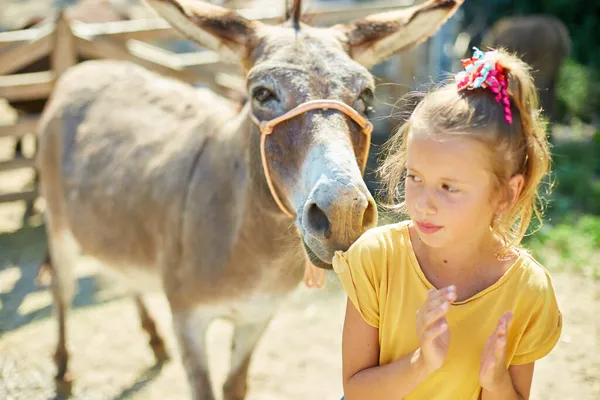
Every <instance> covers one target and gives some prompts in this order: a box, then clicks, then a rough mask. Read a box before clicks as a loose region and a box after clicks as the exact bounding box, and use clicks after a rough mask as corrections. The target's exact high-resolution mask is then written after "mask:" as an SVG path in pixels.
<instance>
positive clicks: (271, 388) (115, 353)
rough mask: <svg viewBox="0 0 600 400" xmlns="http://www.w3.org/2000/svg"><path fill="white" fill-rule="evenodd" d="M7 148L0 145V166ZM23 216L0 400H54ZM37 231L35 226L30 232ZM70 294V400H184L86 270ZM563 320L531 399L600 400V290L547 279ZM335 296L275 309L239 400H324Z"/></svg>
mask: <svg viewBox="0 0 600 400" xmlns="http://www.w3.org/2000/svg"><path fill="white" fill-rule="evenodd" d="M11 148H12V144H11V142H10V141H9V140H8V139H0V158H2V159H6V158H8V157H10V150H11ZM30 177H31V174H30V172H28V171H26V170H24V171H15V172H11V173H2V174H0V191H2V192H7V191H12V190H16V189H19V188H20V187H22V186H24V185H26V184H27V181H28V179H30ZM23 210H24V205H23V204H18V203H14V204H7V205H2V206H0V399H11V400H38V399H54V398H55V393H54V390H53V379H52V377H53V374H54V366H53V363H52V358H51V355H52V353H53V351H54V344H55V340H56V322H55V320H54V318H53V316H52V308H51V297H50V294H49V292H48V290H47V288H45V287H41V288H40V287H36V285H35V283H34V277H35V274H36V272H37V265H38V263H39V260H40V258H41V257H42V253H43V251H44V248H45V235H44V231H43V228H42V227H41V226H35V225H34V226H32V227H27V228H21V216H22V213H23ZM34 222H35V221H34ZM78 268H79V269H78V272H79V273H78V276H79V291H78V293H77V295H76V298H75V301H74V305H73V307H72V311H71V313H70V315H69V320H68V322H69V327H68V329H69V331H68V333H69V344H70V346H71V349H72V364H71V366H72V370H71V371H72V373H73V376H74V378H75V379H76V380H75V384H74V396H73V398H75V399H136V400H142V399H144V400H145V399H187V398H189V396H188V394H187V388H186V384H185V380H184V373H183V369H182V367H181V364H180V363H179V362H178V361H177V358H176V357H175V358H174V360H175V361H172V362H170V363H169V364H167V365H165V366H164V367H163V368H162V369H159V368H156V367H153V356H152V352H151V350H150V348H149V346H148V345H147V337H146V335H145V333H144V332H143V331H142V330H141V328H140V326H139V319H138V316H137V313H136V310H135V307H134V304H133V302H132V301H131V299H130V298H127V297H122V296H121V295H120V294H119V293H118V292H117V291H111V290H110V288H111V286H110V280H108V279H107V278H104V279H100V278H102V276H98V275H96V272H95V271H96V265H95V264H94V263H93V262H91V261H90V260H85V259H82V260H81V262H80V264H79V265H78ZM553 278H554V283H555V286H556V291H557V295H558V299H559V302H560V305H561V308H562V311H563V312H564V330H563V334H562V337H561V339H560V342H559V343H558V345H557V347H556V348H555V350H554V351H553V352H552V353H551V354H550V355H549V356H548V357H546V358H545V359H543V360H542V361H540V362H538V363H537V365H536V371H535V377H534V384H533V396H532V398H533V399H576V400H592V399H600V317H599V315H600V282H594V281H590V280H587V279H585V278H582V277H579V276H571V275H566V274H560V273H557V274H554V276H553ZM148 300H149V301H150V303H151V304H152V313H153V314H154V315H155V317H156V318H157V322H158V324H159V329H160V330H161V332H163V333H164V335H165V336H166V338H167V341H168V345H169V349H170V350H171V353H172V354H174V352H175V351H176V349H175V344H174V341H173V336H172V333H171V331H170V318H169V311H168V307H167V305H166V302H165V300H164V298H162V297H160V296H154V297H151V298H149V299H148ZM344 301H345V297H344V293H343V291H342V289H341V287H340V285H339V284H338V283H337V281H336V277H335V276H334V275H333V274H329V275H328V284H327V288H326V289H324V290H315V289H307V288H304V287H302V286H299V287H298V289H297V290H296V291H295V292H294V293H293V294H292V295H291V296H290V297H289V299H288V301H287V302H285V303H284V304H282V305H281V308H280V310H279V312H278V313H277V315H276V317H275V319H274V320H273V321H272V323H271V325H270V327H269V328H268V330H267V332H266V334H265V335H264V336H263V338H262V340H261V342H260V343H259V346H258V348H257V350H256V352H255V357H254V359H253V361H252V363H251V366H250V374H249V379H250V393H249V395H248V397H247V398H248V399H249V400H259V399H260V400H275V399H277V400H300V399H302V400H305V399H311V400H312V399H318V400H321V399H323V400H326V399H329V400H332V399H339V398H340V397H341V394H342V387H341V366H340V365H341V340H340V338H341V330H342V321H343V310H344ZM230 336H231V330H230V327H229V325H228V324H227V323H226V322H222V321H218V322H216V323H215V324H214V325H213V326H212V328H211V329H210V331H209V338H208V345H209V348H210V351H209V358H210V361H211V364H212V373H213V381H214V382H215V383H216V384H217V387H220V386H221V384H222V382H223V380H224V376H225V374H226V371H227V365H228V353H229V352H228V348H229V342H228V341H229V338H230Z"/></svg>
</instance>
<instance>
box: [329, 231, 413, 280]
mask: <svg viewBox="0 0 600 400" xmlns="http://www.w3.org/2000/svg"><path fill="white" fill-rule="evenodd" d="M409 222H410V221H401V222H397V223H392V224H386V225H381V226H378V227H376V228H372V229H369V230H368V231H366V232H365V233H363V234H362V235H361V236H360V237H359V238H358V239H357V240H356V241H355V242H354V243H353V244H352V245H351V246H350V248H348V250H346V251H337V252H336V253H335V255H334V258H333V268H334V270H335V271H336V272H338V273H340V272H343V271H345V270H346V269H348V268H351V269H354V270H356V269H372V270H376V271H377V272H378V273H381V272H382V269H385V267H386V266H387V265H389V264H390V260H392V261H397V260H396V259H397V258H398V257H404V256H407V255H408V254H410V252H409V251H406V250H410V246H411V243H410V236H409V233H408V225H409ZM411 251H412V250H411ZM392 264H396V262H392Z"/></svg>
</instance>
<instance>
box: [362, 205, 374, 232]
mask: <svg viewBox="0 0 600 400" xmlns="http://www.w3.org/2000/svg"><path fill="white" fill-rule="evenodd" d="M375 225H377V206H376V205H375V201H374V200H373V199H372V198H369V199H368V204H367V208H366V209H365V212H364V214H363V218H362V225H361V226H360V228H361V230H362V231H366V230H368V229H371V228H374V227H375Z"/></svg>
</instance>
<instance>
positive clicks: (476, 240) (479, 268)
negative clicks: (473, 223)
mask: <svg viewBox="0 0 600 400" xmlns="http://www.w3.org/2000/svg"><path fill="white" fill-rule="evenodd" d="M411 237H412V239H413V240H412V242H413V248H414V250H415V254H416V255H417V259H418V261H419V264H420V265H421V268H422V270H423V272H424V273H425V275H426V276H427V278H428V279H429V280H430V282H431V283H433V284H434V285H435V286H436V287H438V288H441V286H446V285H449V284H455V285H457V286H461V282H464V283H467V282H469V281H472V280H473V279H475V280H478V279H477V278H475V277H481V278H483V276H482V275H487V274H488V273H493V271H492V270H493V268H490V267H491V266H492V265H499V261H498V259H497V257H496V254H497V252H498V250H499V249H500V244H499V242H498V240H497V239H496V238H495V237H494V235H493V234H492V233H491V232H483V233H481V234H479V235H472V236H471V238H470V240H469V241H461V242H460V243H456V244H454V245H452V246H451V247H443V248H433V247H429V246H427V245H425V243H423V242H421V241H420V240H419V238H418V234H417V232H416V230H415V229H414V228H412V227H411ZM498 272H500V271H498ZM493 275H496V274H493ZM467 286H470V285H469V284H467Z"/></svg>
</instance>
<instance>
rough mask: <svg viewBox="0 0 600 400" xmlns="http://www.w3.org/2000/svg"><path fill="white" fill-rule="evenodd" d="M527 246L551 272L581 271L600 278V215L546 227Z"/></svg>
mask: <svg viewBox="0 0 600 400" xmlns="http://www.w3.org/2000/svg"><path fill="white" fill-rule="evenodd" d="M523 244H524V246H525V247H526V248H529V249H530V250H531V252H532V253H533V256H534V257H535V258H536V259H538V260H539V261H540V262H541V263H542V265H544V266H545V267H546V268H548V269H549V270H554V271H557V270H558V271H565V270H566V271H572V272H578V273H583V274H584V275H585V276H589V277H592V278H595V279H600V217H598V216H595V215H584V216H582V217H574V216H572V215H571V216H570V217H569V218H565V219H564V220H563V221H562V222H560V223H559V224H557V225H549V224H547V225H545V226H544V227H543V228H542V229H541V230H540V231H539V232H537V233H536V234H535V235H533V236H530V237H527V238H526V240H524V243H523Z"/></svg>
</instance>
